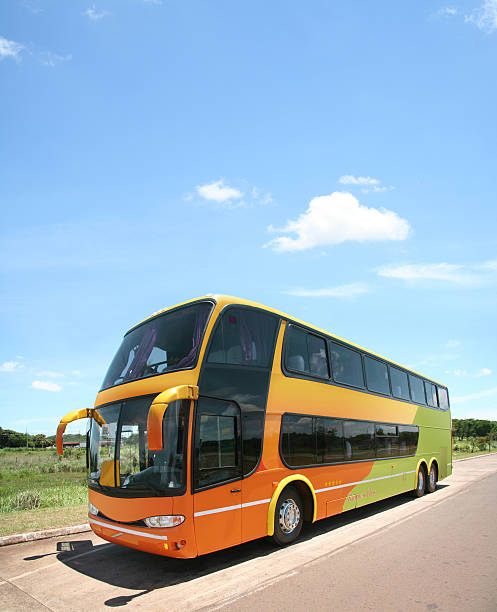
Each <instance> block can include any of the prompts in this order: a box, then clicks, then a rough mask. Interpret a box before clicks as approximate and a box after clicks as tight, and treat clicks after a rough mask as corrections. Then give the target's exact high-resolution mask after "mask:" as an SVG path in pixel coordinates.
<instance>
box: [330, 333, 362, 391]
mask: <svg viewBox="0 0 497 612" xmlns="http://www.w3.org/2000/svg"><path fill="white" fill-rule="evenodd" d="M331 366H332V370H333V378H334V379H335V381H336V382H338V383H342V384H344V385H350V386H352V387H360V388H364V375H363V373H362V359H361V354H360V353H358V352H357V351H354V350H352V349H349V348H347V347H345V346H342V345H340V344H336V343H335V342H332V343H331Z"/></svg>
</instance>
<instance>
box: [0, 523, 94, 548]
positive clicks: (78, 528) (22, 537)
mask: <svg viewBox="0 0 497 612" xmlns="http://www.w3.org/2000/svg"><path fill="white" fill-rule="evenodd" d="M85 531H91V527H90V525H89V524H88V523H85V524H84V525H71V526H70V527H58V528H57V529H45V530H44V531H28V532H27V533H13V534H12V535H7V536H2V537H0V546H9V545H10V544H20V543H21V542H32V541H33V540H45V539H47V538H55V537H57V536H65V535H72V534H73V533H84V532H85Z"/></svg>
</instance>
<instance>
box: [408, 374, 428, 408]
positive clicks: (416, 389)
mask: <svg viewBox="0 0 497 612" xmlns="http://www.w3.org/2000/svg"><path fill="white" fill-rule="evenodd" d="M409 384H410V386H411V399H412V401H413V402H416V403H417V404H426V400H425V388H424V385H423V381H422V380H421V378H418V377H417V376H412V375H411V374H409Z"/></svg>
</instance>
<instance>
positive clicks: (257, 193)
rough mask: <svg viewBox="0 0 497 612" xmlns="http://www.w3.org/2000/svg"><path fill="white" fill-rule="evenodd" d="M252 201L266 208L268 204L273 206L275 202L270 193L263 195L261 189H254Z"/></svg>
mask: <svg viewBox="0 0 497 612" xmlns="http://www.w3.org/2000/svg"><path fill="white" fill-rule="evenodd" d="M252 199H253V200H254V202H255V203H256V204H261V205H262V206H265V205H266V204H273V202H274V200H273V197H272V196H271V194H270V193H269V191H267V192H266V193H263V192H262V191H261V190H260V189H259V187H252Z"/></svg>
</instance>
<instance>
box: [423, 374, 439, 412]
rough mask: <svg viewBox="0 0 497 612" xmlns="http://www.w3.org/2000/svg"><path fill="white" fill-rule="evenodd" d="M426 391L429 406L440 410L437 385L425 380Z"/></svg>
mask: <svg viewBox="0 0 497 612" xmlns="http://www.w3.org/2000/svg"><path fill="white" fill-rule="evenodd" d="M425 389H426V399H427V402H428V406H431V407H432V408H438V397H437V388H436V387H435V385H434V384H432V383H431V382H428V381H427V380H425Z"/></svg>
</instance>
